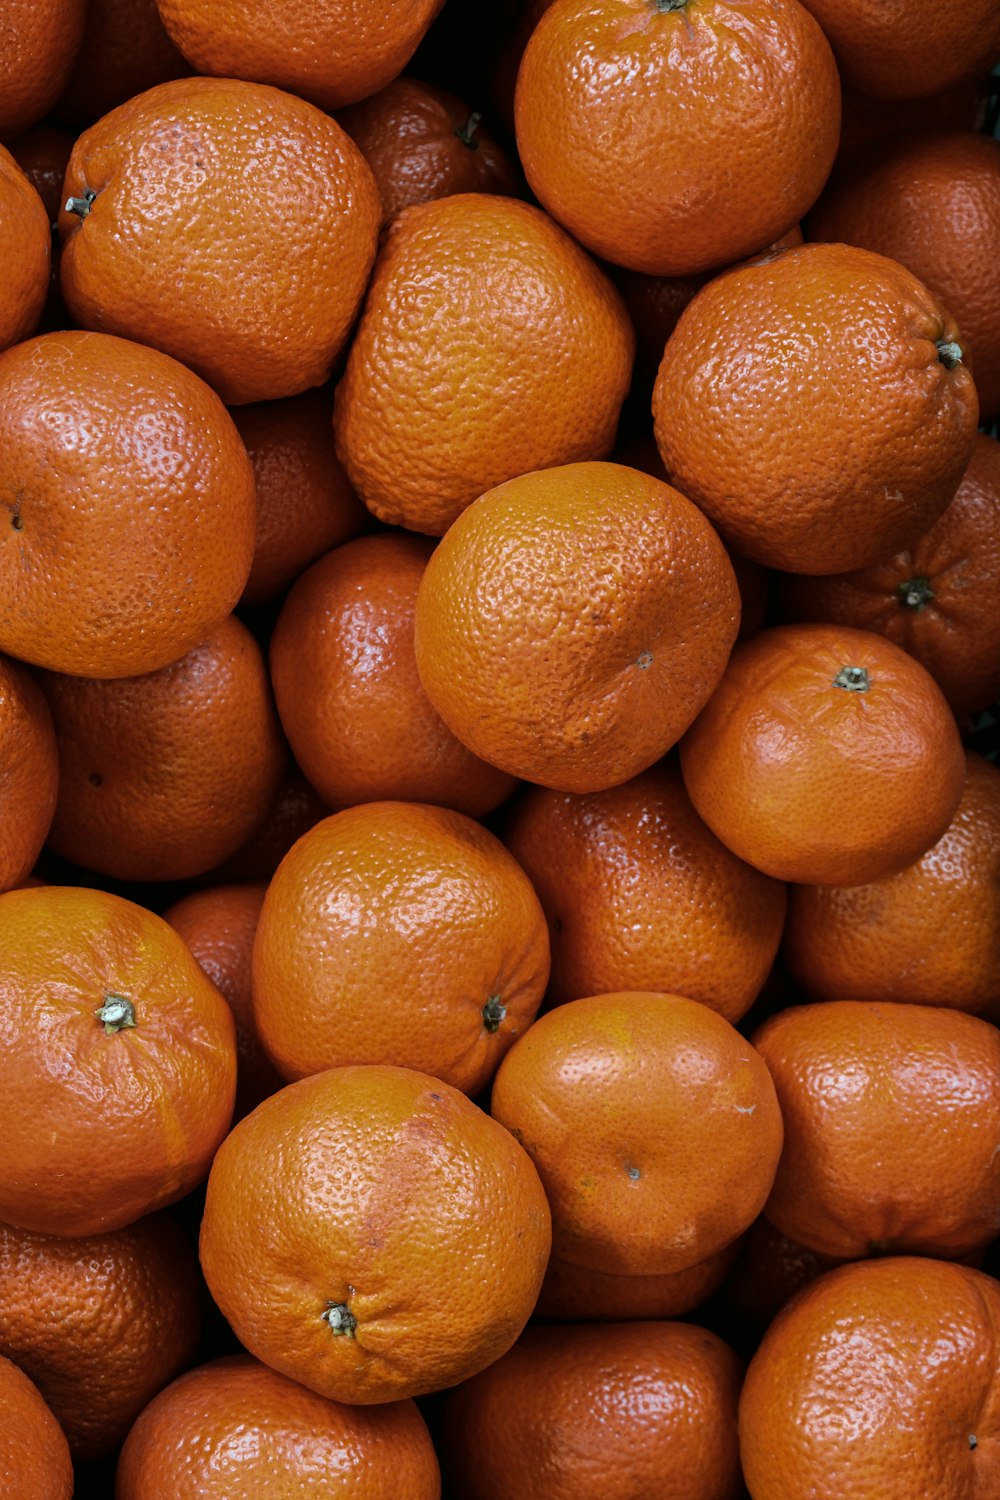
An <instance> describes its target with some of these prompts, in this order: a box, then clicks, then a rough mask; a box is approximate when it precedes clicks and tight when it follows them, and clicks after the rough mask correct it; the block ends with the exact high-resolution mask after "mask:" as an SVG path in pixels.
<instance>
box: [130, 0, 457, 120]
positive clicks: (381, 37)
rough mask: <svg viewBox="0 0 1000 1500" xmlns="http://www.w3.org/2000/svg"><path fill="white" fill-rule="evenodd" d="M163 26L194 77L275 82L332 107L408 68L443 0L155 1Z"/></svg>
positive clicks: (370, 90) (364, 93) (378, 86)
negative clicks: (260, 7) (256, 4)
mask: <svg viewBox="0 0 1000 1500" xmlns="http://www.w3.org/2000/svg"><path fill="white" fill-rule="evenodd" d="M157 4H158V6H159V9H160V15H161V16H162V18H163V22H164V25H165V26H166V28H167V30H168V31H169V33H170V35H171V36H172V37H173V39H174V41H175V42H176V43H177V45H178V47H179V48H180V49H181V51H182V52H183V53H184V56H185V57H186V58H187V59H188V61H189V62H190V63H192V64H193V66H194V68H195V69H196V70H197V72H199V73H215V74H218V75H220V76H221V77H224V78H252V79H254V80H256V81H259V82H261V83H273V84H277V85H278V87H279V88H283V89H288V90H289V91H290V92H291V93H293V94H301V95H302V97H303V98H304V99H311V100H312V101H313V103H314V104H318V105H320V106H321V107H322V108H323V109H335V108H337V106H338V105H341V104H350V103H352V102H353V101H354V100H355V99H364V98H366V97H367V95H369V94H374V93H375V91H376V90H377V89H381V88H384V87H385V85H386V84H387V83H389V82H390V81H391V80H392V79H393V78H395V77H396V74H397V73H401V72H402V70H403V69H404V68H405V67H406V64H407V63H408V62H409V60H410V58H411V57H412V55H413V53H414V52H415V51H416V49H417V45H418V43H419V42H420V40H421V38H422V37H423V35H424V32H425V31H426V30H427V28H428V26H429V25H430V23H431V22H432V21H433V19H434V17H435V15H436V14H437V12H438V11H439V10H440V8H441V6H442V4H443V0H376V3H374V4H373V3H372V0H367V3H366V4H364V5H361V6H359V5H356V4H354V3H352V0H320V3H319V4H316V5H313V6H311V7H310V8H309V9H308V10H303V9H302V8H301V7H300V6H299V5H297V4H296V3H295V0H275V3H272V4H270V5H269V6H268V8H267V10H266V11H264V12H261V13H259V14H258V13H256V12H255V13H254V14H253V15H251V14H250V13H249V12H248V11H247V9H246V6H245V5H244V4H242V3H241V0H157Z"/></svg>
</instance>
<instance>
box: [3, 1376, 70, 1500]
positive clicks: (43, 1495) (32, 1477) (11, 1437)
mask: <svg viewBox="0 0 1000 1500" xmlns="http://www.w3.org/2000/svg"><path fill="white" fill-rule="evenodd" d="M0 1475H2V1476H3V1481H4V1484H5V1486H7V1489H8V1493H9V1494H10V1495H11V1496H14V1495H24V1496H25V1497H27V1496H28V1495H30V1496H31V1500H72V1496H73V1460H72V1459H71V1458H70V1452H69V1444H68V1443H67V1441H66V1438H65V1435H64V1434H63V1430H62V1428H61V1427H60V1426H59V1423H58V1422H57V1421H56V1419H55V1417H54V1416H53V1415H52V1412H51V1411H50V1410H49V1408H48V1406H47V1405H46V1404H45V1401H44V1400H43V1398H42V1396H41V1393H40V1392H39V1390H38V1387H37V1386H36V1385H35V1384H34V1382H33V1381H31V1380H29V1379H28V1377H27V1375H24V1374H22V1373H21V1371H20V1370H19V1369H18V1368H17V1365H15V1364H12V1363H11V1361H10V1360H9V1359H3V1358H0Z"/></svg>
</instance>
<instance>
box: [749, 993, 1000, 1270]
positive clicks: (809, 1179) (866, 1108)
mask: <svg viewBox="0 0 1000 1500" xmlns="http://www.w3.org/2000/svg"><path fill="white" fill-rule="evenodd" d="M752 1040H753V1044H754V1046H755V1047H756V1048H757V1050H758V1051H759V1052H760V1054H761V1056H762V1057H763V1059H764V1061H765V1062H766V1063H767V1066H768V1069H769V1071H770V1074H771V1077H772V1079H773V1080H774V1086H775V1089H776V1090H777V1094H778V1103H779V1104H780V1106H781V1115H782V1119H783V1120H784V1122H785V1143H784V1147H783V1149H782V1154H781V1161H780V1162H779V1164H778V1173H777V1176H776V1177H775V1179H774V1186H773V1187H772V1189H771V1196H770V1197H769V1198H768V1200H767V1204H766V1205H765V1208H764V1212H765V1214H766V1215H767V1217H768V1218H769V1219H770V1220H771V1221H772V1223H774V1224H776V1225H777V1226H778V1228H779V1229H780V1230H781V1231H782V1233H783V1234H787V1235H788V1236H789V1237H790V1238H791V1239H794V1240H797V1241H798V1242H799V1244H800V1245H805V1246H806V1248H807V1249H810V1250H816V1251H819V1253H820V1254H822V1255H836V1256H840V1257H841V1258H843V1259H845V1260H849V1259H854V1258H856V1257H858V1256H862V1255H870V1254H872V1253H884V1252H886V1251H888V1252H889V1253H890V1254H892V1253H895V1254H900V1255H907V1254H912V1255H942V1256H945V1257H958V1256H960V1255H967V1254H968V1253H969V1252H970V1251H973V1250H977V1249H982V1248H983V1247H984V1246H986V1245H987V1244H988V1243H989V1242H990V1240H992V1239H994V1238H995V1237H996V1235H997V1234H998V1233H1000V1154H998V1153H997V1151H996V1150H995V1149H994V1147H995V1145H996V1142H997V1140H998V1139H1000V1032H998V1031H997V1029H996V1027H995V1026H991V1025H990V1024H989V1023H988V1022H987V1021H980V1020H978V1019H977V1018H976V1017H975V1016H966V1015H963V1014H961V1013H960V1012H957V1011H954V1010H950V1011H949V1010H941V1009H939V1008H937V1007H931V1006H925V1005H878V1004H868V1003H864V1002H857V1001H840V1002H837V1001H834V1002H832V1003H830V1004H827V1005H799V1006H795V1007H793V1008H792V1009H791V1010H786V1011H782V1012H781V1013H780V1014H779V1015H776V1016H772V1017H771V1018H770V1020H768V1021H765V1022H764V1025H763V1026H761V1027H760V1028H758V1030H757V1031H755V1032H754V1034H753V1038H752Z"/></svg>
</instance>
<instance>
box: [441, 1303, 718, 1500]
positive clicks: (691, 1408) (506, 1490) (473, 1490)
mask: <svg viewBox="0 0 1000 1500" xmlns="http://www.w3.org/2000/svg"><path fill="white" fill-rule="evenodd" d="M741 1375H742V1369H741V1366H740V1362H739V1360H738V1359H737V1357H736V1355H735V1354H734V1353H733V1351H732V1350H731V1349H730V1348H729V1347H728V1345H726V1344H724V1343H723V1342H722V1340H721V1339H719V1338H717V1337H716V1336H715V1334H713V1333H709V1331H708V1330H707V1329H705V1328H695V1327H692V1326H690V1325H688V1324H685V1323H660V1322H657V1323H615V1324H605V1325H604V1326H602V1327H600V1328H580V1327H570V1328H540V1327H532V1328H529V1329H528V1330H527V1332H525V1333H524V1334H522V1336H521V1338H520V1339H519V1340H518V1342H517V1343H516V1344H515V1345H514V1347H513V1349H511V1351H510V1352H509V1353H508V1354H505V1355H504V1357H503V1359H501V1360H499V1361H498V1362H497V1363H496V1364H495V1365H491V1366H490V1368H489V1369H488V1370H484V1371H483V1373H482V1374H481V1375H477V1376H476V1377H475V1378H474V1379H473V1380H470V1381H467V1382H466V1383H465V1384H464V1385H461V1386H459V1387H458V1389H457V1390H454V1391H450V1392H449V1393H448V1395H447V1396H446V1397H445V1403H444V1413H443V1428H442V1438H441V1452H442V1458H443V1463H444V1468H445V1474H446V1475H447V1477H448V1478H449V1479H451V1481H452V1483H453V1484H454V1486H455V1488H454V1493H455V1494H456V1495H461V1496H462V1497H463V1500H581V1497H582V1496H591V1495H594V1496H596V1495H600V1496H603V1497H604V1500H635V1497H637V1496H640V1495H650V1496H652V1495H655V1496H657V1500H737V1497H738V1496H739V1495H740V1494H741V1490H742V1486H741V1484H740V1466H739V1453H738V1448H737V1442H736V1403H737V1398H738V1395H739V1387H740V1377H741Z"/></svg>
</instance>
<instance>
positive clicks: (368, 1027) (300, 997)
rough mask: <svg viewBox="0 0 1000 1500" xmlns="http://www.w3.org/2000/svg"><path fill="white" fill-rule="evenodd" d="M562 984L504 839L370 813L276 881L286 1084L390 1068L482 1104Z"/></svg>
mask: <svg viewBox="0 0 1000 1500" xmlns="http://www.w3.org/2000/svg"><path fill="white" fill-rule="evenodd" d="M548 975H549V941H548V933H547V931H546V927H545V916H544V913H543V911H542V908H541V906H540V904H539V901H538V897H537V896H536V895H535V892H534V890H533V889H532V886H531V883H530V882H529V880H528V878H527V876H526V875H525V874H524V872H523V870H522V869H521V868H520V866H519V865H518V864H517V863H516V861H515V860H514V859H513V857H512V856H511V855H510V854H508V852H507V850H506V849H505V848H504V846H503V845H502V844H501V843H500V841H499V839H497V838H496V837H495V836H494V835H493V834H492V833H489V832H487V830H486V829H485V828H482V827H481V826H480V825H479V824H478V823H474V822H473V821H472V819H471V818H466V817H464V816H463V815H462V814H461V813H456V812H451V811H449V810H447V809H445V808H440V807H430V806H426V805H424V804H420V803H413V802H370V803H366V804H364V805H363V806H359V807H353V808H349V809H348V810H347V811H345V812H341V813H337V814H335V815H334V816H333V817H332V818H327V819H326V820H325V821H324V822H322V823H319V824H317V826H316V827H315V828H313V829H311V830H310V831H309V833H307V834H305V835H304V836H303V837H302V838H301V839H300V840H299V842H298V843H297V844H296V845H295V847H294V849H292V850H291V851H290V853H289V854H287V855H286V856H285V858H284V860H283V861H282V863H281V865H280V866H279V868H278V870H277V872H276V873H275V876H274V878H273V880H272V881H271V884H270V886H269V887H268V891H267V895H266V896H265V898H264V906H263V909H262V911H261V914H260V921H259V924H258V928H257V936H256V939H255V942H254V952H253V1008H254V1016H255V1020H256V1024H257V1029H258V1031H259V1033H260V1036H261V1039H262V1041H263V1043H264V1045H265V1047H266V1048H267V1051H268V1053H269V1054H270V1056H271V1057H272V1058H273V1060H274V1062H275V1064H276V1066H277V1067H278V1069H279V1071H280V1072H281V1073H282V1074H283V1075H284V1076H285V1077H286V1078H303V1077H305V1076H306V1075H307V1074H310V1073H319V1072H321V1071H322V1070H323V1069H324V1068H335V1067H342V1066H345V1065H348V1064H351V1063H387V1064H392V1065H394V1066H398V1067H406V1068H419V1069H420V1070H421V1071H422V1072H427V1073H432V1074H434V1076H435V1077H438V1078H443V1079H444V1080H445V1081H446V1082H447V1083H450V1084H451V1085H452V1086H453V1087H454V1088H457V1089H461V1090H462V1091H463V1092H465V1093H468V1094H475V1093H478V1092H479V1090H480V1089H483V1088H485V1087H486V1085H487V1084H488V1083H489V1081H490V1079H491V1078H492V1077H493V1074H494V1073H495V1072H496V1069H497V1067H498V1065H499V1062H500V1059H501V1058H502V1057H503V1056H504V1054H505V1053H506V1052H507V1050H508V1048H509V1047H510V1046H511V1045H512V1043H513V1042H514V1041H515V1040H516V1038H517V1037H518V1036H520V1035H521V1033H522V1032H523V1031H525V1030H526V1028H527V1027H528V1026H530V1025H531V1022H532V1020H533V1019H534V1016H535V1012H536V1011H537V1009H538V1006H539V1004H540V1002H541V999H542V995H543V993H544V991H545V984H546V981H547V979H548ZM491 1002H492V1003H493V1006H494V1009H495V1008H496V1005H497V1004H499V1006H500V1007H502V1010H503V1014H502V1015H500V1016H497V1015H492V1014H487V1013H486V1009H485V1008H486V1007H488V1006H489V1005H490V1004H491ZM304 1014H307V1015H308V1024H307V1025H303V1015H304Z"/></svg>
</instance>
